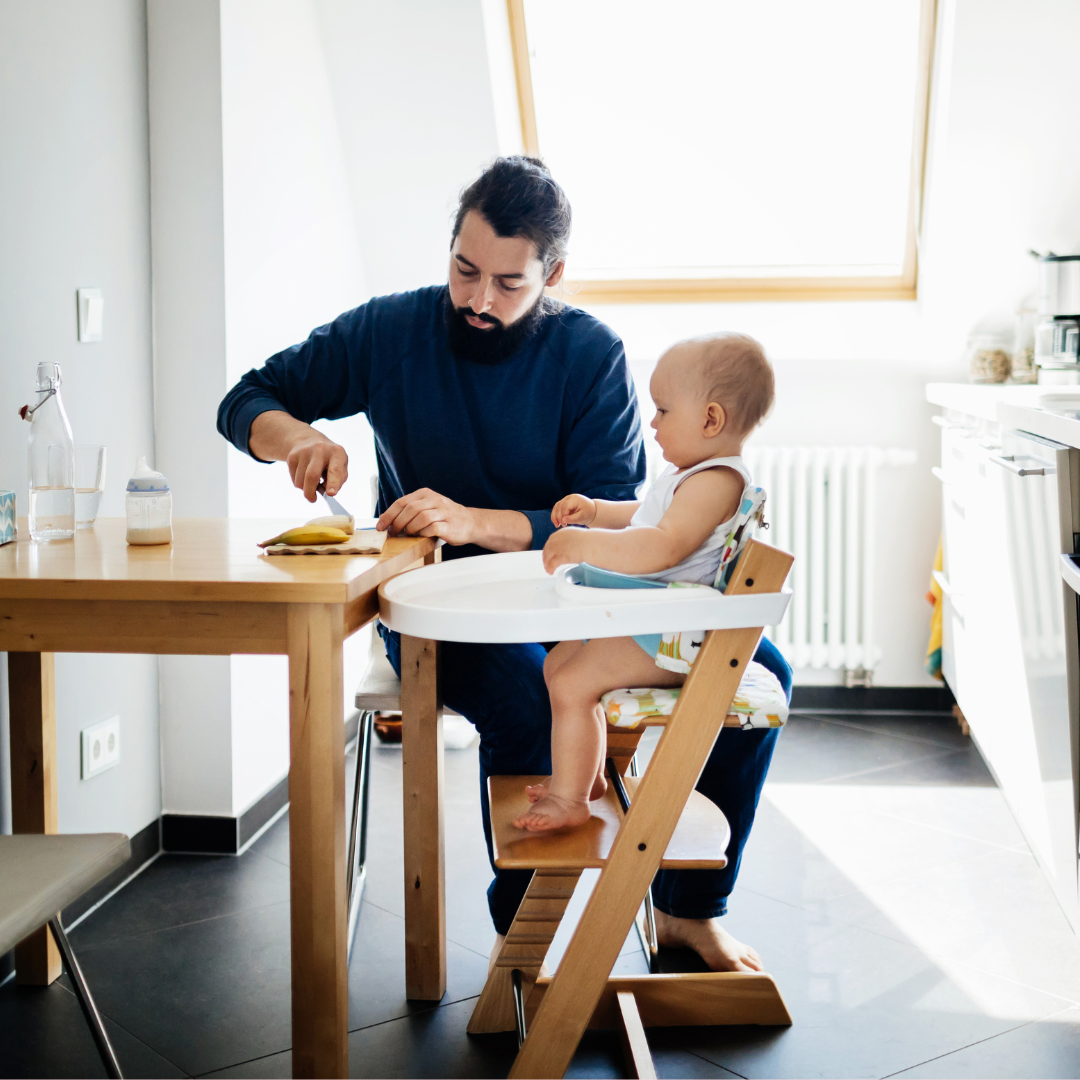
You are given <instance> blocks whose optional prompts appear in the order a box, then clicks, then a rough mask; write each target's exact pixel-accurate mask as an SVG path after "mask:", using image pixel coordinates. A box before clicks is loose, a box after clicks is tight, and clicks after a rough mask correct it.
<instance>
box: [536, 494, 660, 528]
mask: <svg viewBox="0 0 1080 1080" xmlns="http://www.w3.org/2000/svg"><path fill="white" fill-rule="evenodd" d="M640 505H641V503H639V502H611V501H610V500H608V499H590V498H589V497H588V496H587V495H567V496H566V497H565V498H563V499H560V500H559V501H558V502H557V503H556V504H555V509H554V510H552V511H551V523H552V525H555V526H556V527H557V528H562V527H563V526H564V525H588V526H590V527H592V528H594V529H625V528H626V526H627V525H629V524H630V519H631V518H632V517H633V516H634V514H635V513H637V508H638V507H639V506H640Z"/></svg>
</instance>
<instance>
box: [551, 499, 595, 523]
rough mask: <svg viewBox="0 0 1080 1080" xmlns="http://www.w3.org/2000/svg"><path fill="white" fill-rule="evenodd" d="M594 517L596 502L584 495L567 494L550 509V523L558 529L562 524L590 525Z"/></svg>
mask: <svg viewBox="0 0 1080 1080" xmlns="http://www.w3.org/2000/svg"><path fill="white" fill-rule="evenodd" d="M595 519H596V503H594V502H593V501H592V499H590V498H588V497H587V496H585V495H567V496H566V498H564V499H560V500H559V501H558V502H557V503H556V504H555V508H554V509H553V510H552V511H551V524H552V525H554V526H556V527H557V528H560V529H561V528H562V527H563V526H564V525H591V524H592V523H593V521H594V520H595Z"/></svg>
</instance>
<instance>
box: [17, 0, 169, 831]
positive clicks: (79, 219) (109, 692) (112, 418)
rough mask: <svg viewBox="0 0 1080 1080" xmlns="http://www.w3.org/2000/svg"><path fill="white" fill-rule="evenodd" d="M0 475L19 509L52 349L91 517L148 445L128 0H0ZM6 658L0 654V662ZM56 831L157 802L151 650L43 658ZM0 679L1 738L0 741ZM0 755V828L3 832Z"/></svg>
mask: <svg viewBox="0 0 1080 1080" xmlns="http://www.w3.org/2000/svg"><path fill="white" fill-rule="evenodd" d="M0 148H2V149H0V253H2V255H0V417H3V419H4V422H3V423H2V424H0V488H12V489H14V490H15V491H16V492H17V493H18V495H19V503H20V505H19V511H20V513H23V514H25V513H26V438H27V434H28V432H29V427H28V426H27V425H24V424H22V423H20V422H19V421H18V420H16V419H15V410H16V409H17V408H18V407H19V406H20V405H22V404H23V403H25V402H27V401H29V400H30V399H31V396H32V390H33V387H34V366H35V364H37V363H38V362H39V361H42V360H47V361H59V363H60V364H61V365H62V368H63V375H64V387H63V396H64V401H65V404H66V407H67V410H68V414H69V416H70V419H71V424H72V428H73V430H74V433H75V439H76V442H79V443H103V444H105V445H106V446H107V448H108V471H107V482H106V490H105V496H104V499H103V501H102V506H101V513H102V514H103V515H118V514H122V513H123V489H124V484H125V482H126V480H127V477H128V475H130V470H131V468H132V467H133V465H134V463H135V457H136V455H137V454H145V453H151V454H152V452H153V417H152V407H151V380H152V372H151V342H150V233H149V224H150V218H149V177H148V168H147V109H146V24H145V12H144V5H143V3H142V2H141V0H96V2H95V3H93V4H72V3H65V2H63V0H36V2H35V3H26V2H24V0H0ZM80 286H97V287H100V288H101V289H102V291H103V293H104V297H105V322H104V336H103V340H102V341H101V342H100V343H94V344H79V342H78V339H77V333H76V315H75V290H76V289H77V288H79V287H80ZM4 668H5V670H6V659H5V662H4ZM56 688H57V741H58V746H57V762H58V769H59V792H60V830H61V831H62V832H77V831H90V830H95V829H109V830H120V831H123V832H127V833H129V834H131V833H135V832H138V831H139V830H140V829H142V828H143V827H144V826H146V825H147V824H149V823H150V822H151V821H153V820H154V819H155V818H156V817H157V815H158V812H159V809H160V781H159V774H158V760H159V751H158V727H157V722H158V711H157V692H158V686H157V665H156V662H155V660H154V658H153V657H144V656H90V655H70V654H69V655H62V656H59V657H57V664H56ZM117 713H119V714H120V717H121V761H120V764H119V765H118V766H117V767H116V768H114V769H111V770H109V771H108V772H105V773H102V774H100V775H99V776H96V777H94V778H93V779H91V780H86V781H81V780H80V779H79V731H80V729H81V728H83V727H86V726H87V725H89V724H92V723H95V722H97V721H98V720H103V719H105V718H107V717H109V716H112V715H115V714H117ZM7 723H8V720H7V690H6V679H2V680H0V728H3V735H2V736H0V745H4V744H6V741H7ZM8 775H9V774H8V767H7V762H6V760H4V761H0V831H8V830H10V824H11V822H10V811H9V806H10V793H9V791H8V788H7V785H8Z"/></svg>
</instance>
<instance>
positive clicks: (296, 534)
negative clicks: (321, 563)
mask: <svg viewBox="0 0 1080 1080" xmlns="http://www.w3.org/2000/svg"><path fill="white" fill-rule="evenodd" d="M348 539H349V534H348V533H347V532H345V531H344V530H342V529H332V528H329V527H328V526H326V525H301V526H300V527H299V528H296V529H287V530H286V531H285V532H283V533H281V534H280V535H279V536H275V537H273V538H272V539H270V540H264V541H263V542H262V543H261V544H260V545H259V547H270V545H271V544H290V545H292V546H299V545H301V544H343V543H344V542H345V541H346V540H348Z"/></svg>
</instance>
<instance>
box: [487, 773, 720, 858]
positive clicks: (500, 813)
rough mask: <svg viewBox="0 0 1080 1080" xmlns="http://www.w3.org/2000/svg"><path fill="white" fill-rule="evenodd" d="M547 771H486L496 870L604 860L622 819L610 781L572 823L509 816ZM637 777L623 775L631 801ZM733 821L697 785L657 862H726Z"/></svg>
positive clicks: (525, 806) (517, 811)
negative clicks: (550, 828)
mask: <svg viewBox="0 0 1080 1080" xmlns="http://www.w3.org/2000/svg"><path fill="white" fill-rule="evenodd" d="M546 779H547V777H545V776H489V777H488V799H489V800H490V804H491V839H492V846H493V848H494V851H495V865H496V866H497V867H498V868H499V869H500V870H547V869H561V870H568V871H573V870H585V869H589V868H593V869H599V868H600V867H602V866H603V865H604V863H605V862H606V861H607V857H608V854H609V852H610V851H611V845H612V843H614V841H615V837H616V835H617V834H618V832H619V825H620V824H621V823H622V820H623V812H622V807H620V806H619V801H618V799H617V797H616V795H615V790H614V788H613V787H612V785H611V784H610V783H609V784H608V789H607V792H606V793H605V795H604V797H603V798H602V799H597V800H596V802H594V803H592V804H591V805H590V808H591V810H592V817H591V818H590V820H589V821H588V822H586V823H585V824H584V825H582V826H579V827H578V828H574V829H561V830H559V831H558V832H553V833H530V832H526V831H525V830H524V829H516V828H514V825H513V822H514V819H515V818H517V817H518V815H520V814H523V813H524V812H525V811H526V810H527V809H528V806H529V800H528V797H527V796H526V794H525V786H526V785H527V784H539V783H540V782H541V781H543V780H546ZM638 780H639V778H638V777H636V776H626V777H623V783H624V784H625V785H626V792H627V794H628V795H629V796H630V799H631V802H632V801H633V798H634V792H635V791H636V790H637V785H638ZM730 840H731V827H730V826H729V825H728V822H727V818H725V817H724V815H723V813H722V812H721V811H720V809H719V808H718V807H717V806H716V804H715V803H712V802H710V801H709V800H708V799H707V798H706V797H705V796H704V795H702V794H701V792H699V791H692V792H691V793H690V798H689V800H688V801H687V803H686V808H685V809H684V810H683V813H682V817H681V818H680V819H679V823H678V825H676V826H675V832H674V833H673V834H672V837H671V839H670V840H669V841H668V845H667V848H666V850H665V852H664V857H663V859H661V861H660V866H661V867H663V868H664V869H672V870H675V869H678V870H719V869H722V868H723V867H725V866H727V856H726V855H725V854H724V853H725V852H726V851H727V846H728V843H729V842H730Z"/></svg>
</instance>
